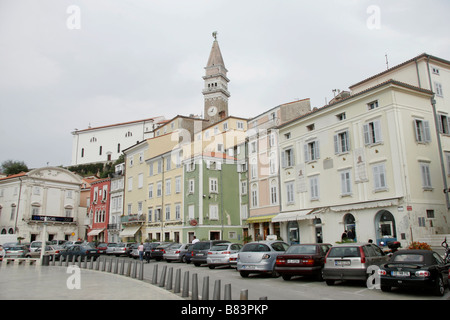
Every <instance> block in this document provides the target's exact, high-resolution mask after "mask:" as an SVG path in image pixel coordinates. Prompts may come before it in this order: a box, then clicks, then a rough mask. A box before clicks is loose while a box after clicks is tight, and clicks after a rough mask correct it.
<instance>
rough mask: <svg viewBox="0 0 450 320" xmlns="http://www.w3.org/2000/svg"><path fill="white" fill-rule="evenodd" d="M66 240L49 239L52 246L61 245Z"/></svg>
mask: <svg viewBox="0 0 450 320" xmlns="http://www.w3.org/2000/svg"><path fill="white" fill-rule="evenodd" d="M66 242H67V241H66V240H52V241H50V245H52V246H62V245H63V244H64V243H66Z"/></svg>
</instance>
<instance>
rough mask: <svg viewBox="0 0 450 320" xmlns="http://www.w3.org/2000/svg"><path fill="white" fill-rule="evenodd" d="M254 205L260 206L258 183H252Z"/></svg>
mask: <svg viewBox="0 0 450 320" xmlns="http://www.w3.org/2000/svg"><path fill="white" fill-rule="evenodd" d="M251 196H252V197H251V198H252V207H254V208H255V207H257V206H258V185H257V184H253V185H252V195H251Z"/></svg>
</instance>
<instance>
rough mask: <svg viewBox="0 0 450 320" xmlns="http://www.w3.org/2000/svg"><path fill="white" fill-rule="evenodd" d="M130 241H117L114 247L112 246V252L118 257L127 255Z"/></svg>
mask: <svg viewBox="0 0 450 320" xmlns="http://www.w3.org/2000/svg"><path fill="white" fill-rule="evenodd" d="M131 245H132V243H118V244H117V245H116V246H115V247H114V252H113V254H114V255H115V256H116V257H120V256H128V253H129V252H130V248H131Z"/></svg>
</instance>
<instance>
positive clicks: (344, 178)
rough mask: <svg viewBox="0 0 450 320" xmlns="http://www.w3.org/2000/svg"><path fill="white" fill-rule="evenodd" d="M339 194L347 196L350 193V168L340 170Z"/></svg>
mask: <svg viewBox="0 0 450 320" xmlns="http://www.w3.org/2000/svg"><path fill="white" fill-rule="evenodd" d="M340 174H341V195H343V196H348V195H351V193H352V181H351V174H350V170H345V171H341V173H340Z"/></svg>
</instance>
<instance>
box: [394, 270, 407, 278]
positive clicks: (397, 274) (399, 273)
mask: <svg viewBox="0 0 450 320" xmlns="http://www.w3.org/2000/svg"><path fill="white" fill-rule="evenodd" d="M391 276H393V277H409V276H410V273H409V271H392V272H391Z"/></svg>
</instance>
